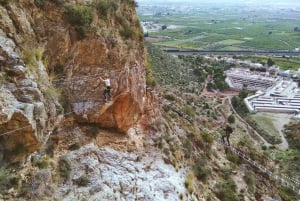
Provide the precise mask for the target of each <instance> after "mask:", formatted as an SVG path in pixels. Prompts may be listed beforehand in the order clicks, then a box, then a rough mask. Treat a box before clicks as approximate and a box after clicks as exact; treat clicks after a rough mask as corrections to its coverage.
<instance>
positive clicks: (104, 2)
mask: <svg viewBox="0 0 300 201" xmlns="http://www.w3.org/2000/svg"><path fill="white" fill-rule="evenodd" d="M96 9H97V11H98V14H99V15H100V16H102V17H104V18H105V19H107V14H108V12H115V11H117V10H118V4H117V3H116V2H115V1H114V0H100V1H98V3H97V4H96Z"/></svg>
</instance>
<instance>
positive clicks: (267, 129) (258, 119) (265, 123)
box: [246, 113, 282, 144]
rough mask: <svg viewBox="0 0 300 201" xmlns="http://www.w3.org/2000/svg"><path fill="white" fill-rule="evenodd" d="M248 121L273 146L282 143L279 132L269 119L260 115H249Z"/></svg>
mask: <svg viewBox="0 0 300 201" xmlns="http://www.w3.org/2000/svg"><path fill="white" fill-rule="evenodd" d="M246 120H247V122H248V123H249V124H250V125H251V127H252V128H254V129H255V130H256V131H257V132H258V133H259V134H260V135H261V136H262V137H263V138H264V139H265V140H267V142H269V143H271V144H280V143H281V142H282V140H281V137H280V134H279V131H278V130H277V129H276V128H275V126H274V124H273V121H272V119H270V118H269V117H267V116H265V115H263V114H261V113H258V114H251V115H248V116H247V118H246Z"/></svg>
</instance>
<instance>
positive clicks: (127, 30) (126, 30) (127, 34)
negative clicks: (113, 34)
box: [120, 25, 136, 39]
mask: <svg viewBox="0 0 300 201" xmlns="http://www.w3.org/2000/svg"><path fill="white" fill-rule="evenodd" d="M120 35H121V36H122V37H124V38H125V39H133V38H134V37H135V35H136V33H135V30H134V28H132V27H130V26H129V25H125V26H123V27H122V29H121V30H120Z"/></svg>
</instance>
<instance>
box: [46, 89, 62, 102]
mask: <svg viewBox="0 0 300 201" xmlns="http://www.w3.org/2000/svg"><path fill="white" fill-rule="evenodd" d="M44 93H45V97H46V98H47V99H50V100H53V99H54V100H59V99H60V96H61V91H60V89H58V88H55V87H53V86H51V87H48V88H47V89H46V91H45V92H44Z"/></svg>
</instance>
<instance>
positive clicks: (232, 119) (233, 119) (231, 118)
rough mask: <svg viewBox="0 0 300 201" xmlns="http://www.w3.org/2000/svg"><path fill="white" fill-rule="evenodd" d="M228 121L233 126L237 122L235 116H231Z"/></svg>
mask: <svg viewBox="0 0 300 201" xmlns="http://www.w3.org/2000/svg"><path fill="white" fill-rule="evenodd" d="M227 121H228V122H229V123H230V124H233V123H234V122H235V117H234V115H233V114H231V115H229V117H228V118H227Z"/></svg>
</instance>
